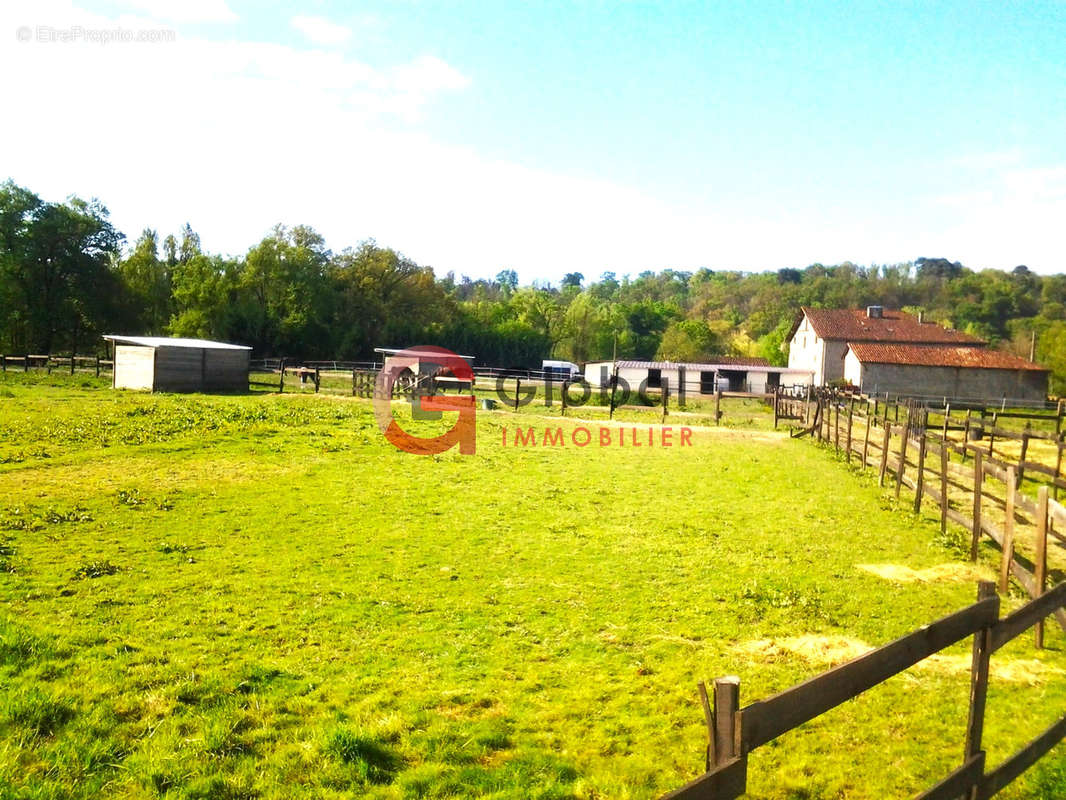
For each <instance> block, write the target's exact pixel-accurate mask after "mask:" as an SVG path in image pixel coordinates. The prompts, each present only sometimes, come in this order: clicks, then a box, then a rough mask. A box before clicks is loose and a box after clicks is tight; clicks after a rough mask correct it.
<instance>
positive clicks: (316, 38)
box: [290, 14, 352, 46]
mask: <svg viewBox="0 0 1066 800" xmlns="http://www.w3.org/2000/svg"><path fill="white" fill-rule="evenodd" d="M290 23H291V25H292V27H294V28H295V29H296V30H298V31H299V32H300V33H302V34H303V35H304V36H306V37H307V38H308V39H309V40H311V41H312V42H314V43H315V44H319V45H327V46H328V45H337V44H344V43H345V42H346V41H348V40H349V39H350V38H351V36H352V29H351V28H346V27H345V26H343V25H338V24H337V23H336V22H331V21H330V20H328V19H326V18H325V17H309V16H306V15H304V14H297V15H296V16H295V17H293V18H292V20H291V21H290Z"/></svg>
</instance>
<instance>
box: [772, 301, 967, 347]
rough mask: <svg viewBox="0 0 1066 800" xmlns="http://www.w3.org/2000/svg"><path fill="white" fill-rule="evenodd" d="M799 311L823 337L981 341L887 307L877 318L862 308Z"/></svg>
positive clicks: (899, 340)
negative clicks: (870, 315)
mask: <svg viewBox="0 0 1066 800" xmlns="http://www.w3.org/2000/svg"><path fill="white" fill-rule="evenodd" d="M801 311H802V312H803V313H804V314H805V315H806V316H807V319H809V320H810V322H811V327H812V328H814V332H815V333H816V334H818V335H819V336H820V337H821V338H823V339H830V340H837V341H845V342H902V343H925V344H970V345H979V344H984V342H982V341H981V340H980V339H978V338H976V337H974V336H970V335H969V334H967V333H963V332H962V331H954V330H948V329H947V328H944V327H941V326H940V325H937V324H936V323H935V322H919V321H918V318H917V317H915V316H913V315H911V314H908V313H907V312H905V311H893V310H891V309H887V308H886V309H884V310H883V311H882V312H881V317H879V318H878V317H868V316H866V309H864V308H809V307H807V306H802V307H801ZM797 326H798V323H797ZM794 334H795V330H793V335H794ZM789 338H791V337H789Z"/></svg>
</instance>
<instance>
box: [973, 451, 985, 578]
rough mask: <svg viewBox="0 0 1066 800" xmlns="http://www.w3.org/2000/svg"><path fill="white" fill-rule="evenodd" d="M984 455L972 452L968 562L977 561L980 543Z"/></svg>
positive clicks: (979, 452)
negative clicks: (971, 509) (971, 519)
mask: <svg viewBox="0 0 1066 800" xmlns="http://www.w3.org/2000/svg"><path fill="white" fill-rule="evenodd" d="M984 478H985V464H984V454H983V453H982V452H981V451H980V450H976V449H975V450H974V451H973V538H972V539H971V540H970V561H977V548H978V546H979V545H980V543H981V493H982V492H983V491H984Z"/></svg>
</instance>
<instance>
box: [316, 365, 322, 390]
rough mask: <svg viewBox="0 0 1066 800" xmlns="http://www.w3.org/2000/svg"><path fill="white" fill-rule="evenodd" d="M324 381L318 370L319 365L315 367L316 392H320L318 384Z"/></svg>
mask: <svg viewBox="0 0 1066 800" xmlns="http://www.w3.org/2000/svg"><path fill="white" fill-rule="evenodd" d="M321 382H322V375H321V373H319V371H318V367H315V394H318V385H319V384H320V383H321Z"/></svg>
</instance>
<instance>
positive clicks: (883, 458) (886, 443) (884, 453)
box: [877, 418, 892, 486]
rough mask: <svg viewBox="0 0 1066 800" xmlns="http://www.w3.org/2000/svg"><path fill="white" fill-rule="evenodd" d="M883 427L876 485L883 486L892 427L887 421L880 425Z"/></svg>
mask: <svg viewBox="0 0 1066 800" xmlns="http://www.w3.org/2000/svg"><path fill="white" fill-rule="evenodd" d="M882 424H883V425H884V426H885V435H884V438H883V440H882V442H881V470H880V472H879V473H878V475H877V485H878V486H884V485H885V472H887V471H888V446H889V443H890V440H891V438H892V427H891V426H890V425H889V422H888V419H887V418H886V419H885V421H884V422H883V423H882Z"/></svg>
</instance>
